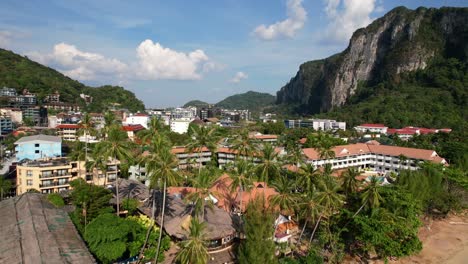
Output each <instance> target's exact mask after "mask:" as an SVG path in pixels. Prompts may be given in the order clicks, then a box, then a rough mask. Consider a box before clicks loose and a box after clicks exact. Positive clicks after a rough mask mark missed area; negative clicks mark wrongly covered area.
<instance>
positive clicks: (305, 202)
mask: <svg viewBox="0 0 468 264" xmlns="http://www.w3.org/2000/svg"><path fill="white" fill-rule="evenodd" d="M298 208H299V210H298V212H299V214H298V217H300V218H302V219H304V220H305V221H304V226H303V228H302V231H301V234H300V235H299V239H298V241H297V243H298V244H300V243H301V239H302V235H303V234H304V231H305V228H306V227H307V224H308V223H309V222H315V221H318V218H319V217H320V215H321V213H322V207H321V205H320V204H319V203H318V202H317V195H316V193H315V192H306V193H305V195H303V196H301V198H300V200H299V202H298Z"/></svg>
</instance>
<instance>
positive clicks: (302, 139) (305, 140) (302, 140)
mask: <svg viewBox="0 0 468 264" xmlns="http://www.w3.org/2000/svg"><path fill="white" fill-rule="evenodd" d="M306 142H307V138H301V139H299V143H300V144H305V143H306Z"/></svg>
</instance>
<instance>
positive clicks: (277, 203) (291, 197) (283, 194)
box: [269, 177, 298, 215]
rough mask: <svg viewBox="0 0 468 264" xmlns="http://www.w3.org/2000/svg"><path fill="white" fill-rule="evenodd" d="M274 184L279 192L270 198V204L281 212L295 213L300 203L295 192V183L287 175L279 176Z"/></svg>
mask: <svg viewBox="0 0 468 264" xmlns="http://www.w3.org/2000/svg"><path fill="white" fill-rule="evenodd" d="M272 186H273V187H274V188H275V189H276V191H277V192H278V194H275V195H272V196H271V197H270V198H269V202H270V206H271V207H272V208H278V209H279V210H280V212H281V213H286V214H288V215H291V214H293V213H294V210H295V209H296V208H297V204H298V197H297V195H296V194H295V193H293V190H294V183H293V182H292V181H290V180H289V179H288V178H286V177H279V178H278V179H276V180H275V181H274V182H273V184H272Z"/></svg>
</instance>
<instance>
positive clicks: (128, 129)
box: [122, 124, 145, 141]
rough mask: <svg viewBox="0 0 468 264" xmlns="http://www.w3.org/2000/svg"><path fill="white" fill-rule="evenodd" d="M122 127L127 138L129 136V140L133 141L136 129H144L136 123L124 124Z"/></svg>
mask: <svg viewBox="0 0 468 264" xmlns="http://www.w3.org/2000/svg"><path fill="white" fill-rule="evenodd" d="M122 129H123V130H124V131H125V132H127V136H128V138H129V139H130V140H131V141H134V140H135V136H136V134H137V132H138V131H141V130H144V129H145V128H144V127H143V126H142V125H140V124H137V125H126V126H122Z"/></svg>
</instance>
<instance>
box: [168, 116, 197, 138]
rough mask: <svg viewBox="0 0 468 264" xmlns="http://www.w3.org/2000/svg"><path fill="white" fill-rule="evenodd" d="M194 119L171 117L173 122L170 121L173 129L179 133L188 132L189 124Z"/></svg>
mask: <svg viewBox="0 0 468 264" xmlns="http://www.w3.org/2000/svg"><path fill="white" fill-rule="evenodd" d="M192 121H193V119H189V118H179V119H171V122H170V127H171V131H172V132H176V133H179V134H184V133H187V132H188V128H189V125H190V123H191V122H192Z"/></svg>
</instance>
